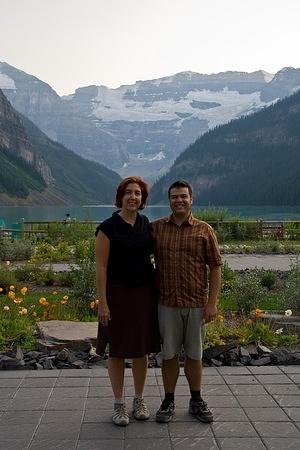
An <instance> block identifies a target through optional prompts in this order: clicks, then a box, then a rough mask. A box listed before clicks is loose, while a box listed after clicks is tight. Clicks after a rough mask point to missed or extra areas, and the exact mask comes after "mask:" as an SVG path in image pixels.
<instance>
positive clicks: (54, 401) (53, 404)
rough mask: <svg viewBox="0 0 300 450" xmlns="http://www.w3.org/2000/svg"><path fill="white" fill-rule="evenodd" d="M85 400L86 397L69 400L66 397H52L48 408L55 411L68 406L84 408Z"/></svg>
mask: <svg viewBox="0 0 300 450" xmlns="http://www.w3.org/2000/svg"><path fill="white" fill-rule="evenodd" d="M85 401H86V399H85V398H68V401H66V399H65V398H50V400H49V401H48V403H47V406H46V409H47V410H54V411H56V410H57V411H61V410H65V409H66V408H67V409H68V410H73V409H75V410H83V408H84V403H85Z"/></svg>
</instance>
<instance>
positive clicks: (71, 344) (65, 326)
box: [37, 320, 98, 351]
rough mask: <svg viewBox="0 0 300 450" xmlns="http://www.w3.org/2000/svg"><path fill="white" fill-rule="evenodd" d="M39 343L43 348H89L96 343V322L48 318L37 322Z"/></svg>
mask: <svg viewBox="0 0 300 450" xmlns="http://www.w3.org/2000/svg"><path fill="white" fill-rule="evenodd" d="M37 328H38V332H39V335H40V339H39V343H40V345H41V347H44V348H51V349H55V348H60V347H65V348H68V349H74V348H80V349H83V348H84V349H86V350H87V351H89V350H90V345H91V343H94V344H95V343H96V339H97V331H98V322H71V321H68V320H48V321H42V322H38V323H37Z"/></svg>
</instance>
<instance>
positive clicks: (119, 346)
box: [97, 283, 160, 358]
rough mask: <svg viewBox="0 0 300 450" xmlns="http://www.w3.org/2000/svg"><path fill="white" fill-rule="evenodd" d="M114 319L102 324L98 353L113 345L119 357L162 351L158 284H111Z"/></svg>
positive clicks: (109, 293)
mask: <svg viewBox="0 0 300 450" xmlns="http://www.w3.org/2000/svg"><path fill="white" fill-rule="evenodd" d="M107 303H108V307H109V310H110V321H109V323H108V326H107V327H105V326H103V325H102V324H100V323H99V325H98V337H97V353H98V354H99V355H102V354H103V353H104V352H105V348H106V345H107V344H109V355H110V356H112V357H115V358H140V357H142V356H144V355H147V354H149V353H157V352H159V351H160V338H159V328H158V318H157V303H158V292H157V288H156V286H155V284H154V283H153V284H150V285H146V286H118V285H112V284H109V285H108V286H107Z"/></svg>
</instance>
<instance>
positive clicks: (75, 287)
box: [0, 223, 300, 351]
mask: <svg viewBox="0 0 300 450" xmlns="http://www.w3.org/2000/svg"><path fill="white" fill-rule="evenodd" d="M93 230H94V227H93V226H91V225H90V224H82V223H78V224H72V226H71V227H65V226H63V225H62V224H53V225H51V227H48V230H47V233H45V234H43V236H42V237H30V238H26V239H18V240H14V239H11V238H10V237H2V238H1V239H0V351H5V350H9V349H10V348H12V346H13V345H14V344H19V345H20V346H21V347H22V349H24V350H30V349H34V348H35V339H36V327H35V324H36V323H37V322H38V321H45V320H53V319H56V320H70V321H96V320H97V304H96V302H95V301H94V296H95V262H94V237H93ZM244 237H245V240H244V241H241V240H232V239H229V240H228V241H226V240H224V239H223V238H222V239H220V237H219V239H220V240H221V248H222V252H230V253H234V249H238V248H239V247H242V246H244V247H242V248H244V249H245V248H247V249H248V250H246V251H245V253H251V251H252V249H254V251H257V246H260V248H261V249H264V250H265V252H262V251H260V253H272V248H275V249H277V250H278V248H280V247H278V246H281V247H282V248H286V249H288V246H290V249H292V251H293V253H298V251H299V250H298V249H299V247H300V245H299V243H300V239H293V240H292V241H285V242H279V241H278V240H273V241H272V240H270V239H267V240H260V241H257V240H255V239H252V240H251V239H250V240H247V234H245V235H244ZM245 242H247V244H245ZM284 246H285V247H284ZM284 252H285V251H284ZM273 253H274V252H273ZM280 253H283V251H282V252H280ZM57 262H64V263H67V264H68V266H69V270H67V271H61V272H55V271H54V269H53V266H52V265H53V263H57ZM266 311H269V312H272V311H281V312H282V314H283V317H284V318H286V320H288V319H290V316H291V315H294V314H297V313H298V312H299V311H300V263H299V261H298V263H295V264H294V265H292V266H291V267H290V271H289V272H286V273H283V272H281V273H279V272H273V271H269V270H254V271H240V272H234V271H233V270H231V269H230V268H229V266H228V265H227V264H226V263H225V264H224V265H223V267H222V288H221V294H220V304H219V315H218V317H217V319H216V320H215V321H214V322H213V323H211V324H209V326H208V330H207V336H206V343H205V346H206V347H213V346H216V345H222V344H225V343H229V342H233V343H236V344H240V345H250V344H256V345H257V344H264V345H268V346H271V347H281V346H289V347H291V346H294V347H295V346H297V345H298V344H299V343H300V339H299V336H298V334H297V333H295V332H294V331H293V330H292V331H291V330H289V329H288V328H287V327H285V326H284V320H283V326H281V325H280V326H279V325H278V324H277V323H276V322H275V321H272V320H271V321H270V320H268V321H267V320H265V312H266Z"/></svg>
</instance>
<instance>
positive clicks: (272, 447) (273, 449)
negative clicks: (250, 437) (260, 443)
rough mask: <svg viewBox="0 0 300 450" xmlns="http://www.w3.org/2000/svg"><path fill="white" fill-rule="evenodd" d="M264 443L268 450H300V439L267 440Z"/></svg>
mask: <svg viewBox="0 0 300 450" xmlns="http://www.w3.org/2000/svg"><path fill="white" fill-rule="evenodd" d="M264 443H265V445H266V446H267V449H268V450H282V449H288V450H299V448H300V438H292V437H289V438H267V439H266V438H265V439H264Z"/></svg>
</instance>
